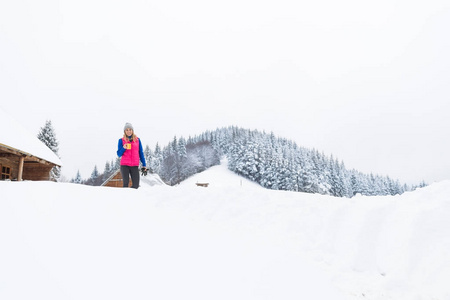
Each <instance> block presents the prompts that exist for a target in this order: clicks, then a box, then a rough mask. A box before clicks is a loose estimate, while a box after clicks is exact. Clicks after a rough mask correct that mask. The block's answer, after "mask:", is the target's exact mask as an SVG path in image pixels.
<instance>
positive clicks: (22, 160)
mask: <svg viewBox="0 0 450 300" xmlns="http://www.w3.org/2000/svg"><path fill="white" fill-rule="evenodd" d="M24 161H25V157H24V156H21V157H20V160H19V175H18V176H17V181H22V177H23V163H24Z"/></svg>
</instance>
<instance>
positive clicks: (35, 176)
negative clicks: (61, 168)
mask: <svg viewBox="0 0 450 300" xmlns="http://www.w3.org/2000/svg"><path fill="white" fill-rule="evenodd" d="M52 168H53V165H44V164H40V163H37V162H27V161H26V162H25V163H24V165H23V175H22V178H23V180H33V181H41V180H50V171H51V170H52Z"/></svg>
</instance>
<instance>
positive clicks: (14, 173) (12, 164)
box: [0, 153, 19, 180]
mask: <svg viewBox="0 0 450 300" xmlns="http://www.w3.org/2000/svg"><path fill="white" fill-rule="evenodd" d="M14 158H16V159H14ZM2 167H7V168H10V170H11V178H10V179H11V180H17V177H19V158H18V157H14V156H12V157H11V156H8V157H2V156H1V153H0V172H1V171H2ZM1 179H2V177H0V180H1ZM3 179H5V178H3Z"/></svg>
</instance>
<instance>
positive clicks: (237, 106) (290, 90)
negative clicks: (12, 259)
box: [0, 0, 450, 183]
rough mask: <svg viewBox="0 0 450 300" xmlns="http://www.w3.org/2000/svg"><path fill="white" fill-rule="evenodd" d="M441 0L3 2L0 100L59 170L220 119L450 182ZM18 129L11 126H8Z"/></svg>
mask: <svg viewBox="0 0 450 300" xmlns="http://www.w3.org/2000/svg"><path fill="white" fill-rule="evenodd" d="M448 28H450V3H449V2H448V1H439V0H431V1H404V0H399V1H391V0H390V1H387V0H386V1H377V2H367V1H356V0H344V1H338V2H336V1H331V0H319V1H312V2H311V1H288V0H282V1H254V0H240V1H227V2H211V1H202V0H194V1H188V2H186V1H178V0H171V1H139V0H131V1H126V2H124V1H104V0H89V1H67V0H62V1H56V0H54V1H52V0H44V1H1V3H0V106H2V107H3V109H4V110H6V111H7V112H8V113H9V114H11V115H12V116H13V117H15V118H16V119H17V120H18V121H19V122H20V123H22V124H23V125H24V126H25V127H27V128H28V130H29V131H31V132H33V133H37V131H38V130H39V128H40V127H41V126H43V125H44V124H45V120H46V119H51V120H52V121H53V125H54V127H55V129H56V132H57V137H58V138H59V140H60V156H61V158H62V160H63V163H64V169H63V174H65V176H67V177H69V178H71V177H73V176H75V173H76V171H77V170H78V169H80V171H81V173H82V176H83V177H88V176H89V175H90V173H91V171H92V170H93V168H94V165H98V167H99V169H102V168H103V166H104V164H105V162H106V161H107V160H110V159H112V158H114V157H115V151H116V149H115V148H116V141H117V139H118V138H119V137H120V136H121V135H122V128H123V125H124V124H125V122H131V123H133V124H134V125H135V128H136V132H137V133H138V135H139V136H140V137H141V139H142V140H143V142H144V144H148V145H149V146H150V147H152V148H153V147H154V146H155V144H156V143H157V142H159V143H160V144H161V145H165V144H167V143H168V142H169V141H170V140H172V138H173V137H174V136H175V135H177V136H185V137H187V136H189V135H195V134H198V133H201V132H203V131H205V130H208V129H215V128H216V127H222V126H228V125H237V126H240V127H244V128H249V129H258V130H265V131H268V132H269V131H273V132H274V133H275V134H276V135H278V136H282V137H285V138H288V139H292V140H294V141H296V142H297V143H298V144H300V145H302V146H305V147H310V148H312V147H314V148H316V149H318V150H319V151H324V153H326V154H328V155H330V154H333V155H334V157H338V158H339V159H341V160H344V162H345V163H346V166H347V167H348V168H356V169H358V170H360V171H363V172H366V173H369V172H373V173H378V174H380V175H389V176H390V177H392V178H398V179H400V180H401V181H402V182H405V181H406V182H407V183H418V182H419V181H421V180H422V179H424V180H425V181H427V182H429V183H431V182H433V181H439V180H443V179H449V178H450V173H449V170H450V160H449V159H448V158H447V153H449V152H450V143H449V142H448V138H447V137H448V136H449V130H450V118H449V112H450V106H449V105H450V104H449V103H450V102H449V101H448V99H449V96H450V90H449V85H448V82H449V81H450V71H449V70H450V63H449V62H450V59H449V56H448V53H449V52H450V44H449V39H448V38H447V35H448V33H447V31H448ZM4 130H8V131H10V132H11V134H14V128H6V129H4Z"/></svg>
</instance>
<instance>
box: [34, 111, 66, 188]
mask: <svg viewBox="0 0 450 300" xmlns="http://www.w3.org/2000/svg"><path fill="white" fill-rule="evenodd" d="M37 138H38V139H39V140H40V141H41V142H43V143H44V144H45V145H46V146H47V147H48V148H50V150H52V151H53V153H55V154H56V156H58V157H60V156H59V154H58V151H59V142H58V139H57V138H56V133H55V130H54V128H53V126H52V121H51V120H47V121H46V122H45V125H44V127H41V129H40V131H39V133H38V135H37ZM60 177H61V167H54V168H53V169H52V170H51V171H50V179H51V180H54V181H58V180H59V179H60Z"/></svg>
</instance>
